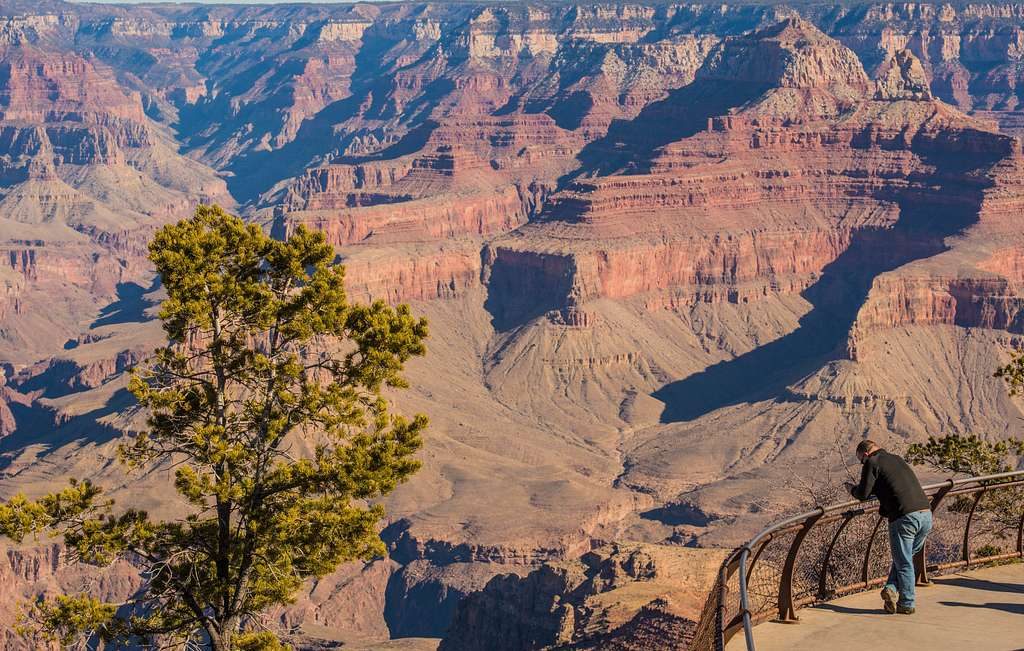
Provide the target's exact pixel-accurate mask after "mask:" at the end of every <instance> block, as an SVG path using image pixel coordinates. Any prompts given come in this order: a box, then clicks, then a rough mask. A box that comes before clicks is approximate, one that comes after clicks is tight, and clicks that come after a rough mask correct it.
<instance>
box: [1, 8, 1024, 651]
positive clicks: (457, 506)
mask: <svg viewBox="0 0 1024 651" xmlns="http://www.w3.org/2000/svg"><path fill="white" fill-rule="evenodd" d="M0 50H2V55H0V249H2V256H0V364H2V370H3V374H4V381H3V385H2V387H0V498H4V499H6V498H8V497H10V496H11V495H13V494H14V493H16V492H18V491H24V492H26V493H28V494H29V495H30V496H37V495H39V494H42V493H44V492H45V491H47V490H48V489H51V488H53V487H54V486H56V485H58V484H61V483H63V482H64V481H66V480H67V479H68V478H71V477H74V478H79V479H84V478H89V479H92V480H93V481H95V482H96V483H98V484H101V485H103V486H105V487H108V488H109V490H110V492H111V494H112V496H113V497H114V498H115V499H116V500H117V501H118V503H119V504H124V505H128V504H130V505H134V506H138V507H141V508H145V509H147V510H149V511H151V512H153V513H154V514H157V515H159V514H162V513H163V514H170V513H174V511H175V509H176V508H178V507H179V506H180V505H179V504H177V502H176V501H175V500H173V499H171V498H170V497H168V496H169V495H170V494H171V493H170V492H169V491H168V490H167V486H168V484H169V481H170V477H171V475H170V473H169V471H168V469H167V468H162V467H161V468H154V469H150V470H149V471H147V472H144V473H139V472H135V473H126V471H125V470H124V469H123V468H122V467H121V466H119V465H118V464H117V463H116V446H117V441H118V438H119V437H120V436H121V435H122V434H124V433H126V432H133V431H137V430H138V429H139V428H140V427H141V426H142V417H141V415H140V414H138V413H137V412H136V411H135V410H134V409H133V408H132V400H131V398H130V394H129V393H128V391H127V389H126V385H127V377H126V371H127V370H128V369H130V368H131V367H132V366H133V365H135V364H136V363H138V362H140V361H141V360H143V359H144V358H145V357H146V355H147V354H148V353H149V352H150V351H151V350H152V349H153V348H154V347H155V346H157V345H160V344H161V343H162V338H163V333H162V330H161V329H160V324H159V322H158V321H157V320H156V312H157V309H158V306H159V303H160V300H161V297H162V291H161V287H160V284H159V281H158V279H157V278H156V277H155V274H154V272H153V270H152V268H151V266H150V265H149V263H148V261H147V259H146V253H147V251H146V244H147V242H148V240H149V238H150V237H151V236H152V234H153V233H154V232H155V231H156V230H157V229H158V228H160V227H161V226H163V225H165V224H167V223H170V222H173V221H176V220H179V219H182V218H184V217H187V216H188V215H189V214H190V213H191V211H192V210H193V208H194V207H195V206H196V205H197V204H199V203H218V204H220V205H222V206H224V207H225V208H228V209H229V210H231V211H233V212H235V213H237V214H239V215H241V216H243V217H244V218H245V219H247V220H249V221H251V222H253V223H257V224H259V225H261V226H262V227H263V228H265V229H266V230H267V232H269V233H271V234H272V235H274V236H277V237H285V236H287V235H289V234H290V233H292V232H294V230H295V229H297V228H298V227H299V226H300V225H305V226H307V227H309V228H314V229H317V230H320V231H323V232H324V233H325V234H326V236H327V238H328V240H329V241H330V243H331V244H332V245H334V246H335V248H336V250H337V253H338V255H339V256H340V258H341V259H342V261H343V262H344V264H345V265H346V269H347V272H346V274H347V275H346V277H347V280H348V291H349V294H350V295H351V297H352V298H353V299H355V300H360V301H367V300H374V299H383V300H386V301H388V302H390V303H402V302H405V303H409V304H410V305H411V306H412V307H413V311H414V312H415V313H417V314H422V315H424V316H426V317H427V318H428V319H429V321H430V328H431V336H430V339H429V341H428V349H429V352H428V355H427V356H426V357H425V358H423V359H417V360H415V361H413V362H411V363H410V365H409V379H410V381H411V384H412V389H411V390H410V391H408V392H405V393H403V394H402V396H401V399H400V401H399V403H398V408H399V409H400V410H401V411H405V412H408V413H412V412H424V413H426V414H428V415H429V416H430V419H431V425H430V429H429V432H428V435H427V437H426V444H425V446H424V450H423V452H422V454H421V458H422V461H423V464H424V467H423V469H422V470H421V471H420V472H419V473H418V474H417V475H416V476H415V477H414V479H413V480H412V481H410V482H409V483H408V484H405V485H403V486H402V487H400V488H399V490H397V491H396V492H395V493H394V494H393V495H392V496H391V497H389V499H388V500H387V503H386V508H387V512H388V519H387V526H386V527H385V528H384V529H383V531H382V532H381V536H382V538H383V540H384V541H385V543H386V544H387V547H388V550H389V554H388V557H387V558H381V559H378V560H375V561H372V562H369V563H365V564H364V563H358V564H350V565H347V566H345V567H344V568H343V569H342V570H341V571H339V572H337V573H335V574H333V575H331V576H328V577H325V578H323V579H321V580H319V581H317V582H315V583H314V584H313V585H310V586H309V587H308V589H306V590H304V591H303V593H302V595H301V598H300V599H299V600H298V601H297V602H296V603H295V604H293V605H291V606H289V607H287V608H283V609H279V610H277V611H275V612H273V613H272V614H271V618H270V619H269V620H268V622H267V623H268V625H270V626H274V627H276V628H278V629H280V630H281V631H283V632H285V633H286V634H287V635H288V636H289V638H290V639H291V640H292V641H293V642H294V643H295V644H296V646H297V647H298V648H324V647H323V646H322V645H325V644H328V643H329V642H330V641H335V642H343V643H344V648H351V649H437V648H440V649H444V650H445V651H456V650H472V649H494V650H508V651H513V650H520V649H534V648H564V649H597V648H601V649H623V650H626V649H629V650H637V651H639V650H642V649H658V648H664V645H665V641H666V640H671V641H672V642H673V643H680V644H681V643H682V642H683V641H685V640H686V639H687V636H688V635H690V634H691V633H692V630H693V626H694V622H695V620H696V619H697V618H698V616H699V614H700V610H701V608H702V606H703V603H704V599H705V597H706V592H707V589H708V587H709V584H710V580H711V579H710V577H711V576H712V574H713V572H714V571H715V569H716V568H717V565H718V563H719V562H720V561H721V559H722V558H723V555H724V550H726V549H728V548H730V547H731V546H733V545H735V544H736V543H738V542H740V541H742V540H743V539H744V538H745V537H746V536H747V535H749V534H750V533H752V532H753V531H755V530H757V529H758V528H760V527H761V526H762V525H764V524H766V523H767V522H768V521H770V520H772V519H773V518H777V517H778V516H779V515H780V514H782V513H784V512H787V511H790V510H792V509H794V508H797V507H798V506H799V505H800V504H802V503H804V502H805V501H806V499H807V496H808V489H809V487H814V486H821V485H823V484H826V483H829V482H833V483H834V481H841V480H844V479H846V478H847V475H846V473H847V472H849V471H848V469H847V466H848V464H849V463H850V462H851V461H852V453H851V451H852V449H853V447H854V446H855V445H856V442H858V441H859V440H861V439H863V438H864V437H866V436H870V437H871V438H872V439H874V440H877V441H880V442H882V443H883V444H884V445H886V446H889V447H892V448H895V449H901V448H905V447H906V445H908V444H909V443H911V442H915V441H922V440H924V439H926V438H927V437H928V436H930V435H942V434H950V433H958V434H978V435H981V436H983V437H985V438H989V439H999V438H1005V437H1008V436H1012V435H1014V434H1015V433H1017V432H1019V423H1020V419H1021V418H1022V417H1024V403H1022V402H1021V401H1020V399H1018V398H1012V397H1010V396H1008V395H1007V394H1006V391H1005V388H1004V386H1003V385H1002V383H1001V381H1000V380H998V379H996V378H994V377H993V376H992V374H993V371H994V370H995V369H996V367H997V366H998V365H1000V364H1001V363H1004V362H1005V361H1006V360H1007V359H1008V358H1009V355H1010V354H1011V352H1012V351H1014V350H1015V349H1019V348H1020V347H1022V346H1024V338H1022V333H1024V228H1022V227H1021V225H1020V224H1018V223H1017V220H1018V219H1020V218H1021V215H1022V212H1024V154H1022V150H1021V138H1022V137H1024V106H1022V104H1021V100H1022V98H1024V4H1016V3H971V2H960V3H945V4H939V3H934V4H932V3H925V4H921V3H907V4H898V3H870V2H865V3H859V2H846V3H838V4H829V3H795V4H789V5H777V4H757V3H754V2H744V3H737V4H735V5H731V4H673V3H669V2H651V3H602V4H570V3H555V2H540V3H530V4H522V3H512V2H508V3H503V2H488V3H484V2H459V3H450V4H449V3H436V4H432V3H414V2H410V3H381V4H376V3H355V4H345V5H301V4H293V5H276V6H215V5H210V6H203V5H170V4H168V5H160V4H146V5H137V6H129V5H124V6H118V5H83V4H67V3H63V2H59V1H55V0H40V1H38V2H32V3H29V2H24V1H23V0H14V1H5V2H2V3H0ZM833 480H834V481H833ZM0 547H2V548H3V549H4V552H5V555H4V559H3V560H0V630H2V632H0V644H2V645H3V646H4V648H7V649H12V650H17V649H27V648H29V647H28V646H26V643H25V642H24V641H23V640H21V639H20V638H18V637H17V636H15V635H14V633H13V632H11V630H10V627H9V624H10V623H11V622H12V621H13V619H14V617H15V616H16V608H17V603H18V602H19V600H23V599H26V598H30V597H32V596H34V595H38V594H41V593H47V592H52V591H56V590H62V591H82V590H87V591H90V592H92V593H94V594H96V595H98V596H102V597H103V598H106V599H118V598H124V597H126V596H127V595H130V594H131V593H132V592H133V591H134V590H135V589H136V588H137V587H138V585H139V581H140V579H139V577H138V576H137V574H136V573H135V572H134V569H133V568H132V566H131V565H129V564H127V563H123V564H119V565H116V566H114V567H112V568H107V569H103V570H99V569H94V568H89V567H83V566H80V565H77V564H73V563H69V562H68V560H67V558H66V555H65V552H64V550H63V548H62V547H61V546H60V544H59V543H58V542H55V541H49V540H37V541H32V542H26V543H25V544H23V545H12V544H9V543H7V542H3V543H0ZM318 645H320V646H318Z"/></svg>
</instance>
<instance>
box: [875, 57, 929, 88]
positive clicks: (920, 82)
mask: <svg viewBox="0 0 1024 651" xmlns="http://www.w3.org/2000/svg"><path fill="white" fill-rule="evenodd" d="M875 85H876V86H877V90H875V98H876V99H889V100H901V99H912V100H929V99H932V91H931V88H929V86H928V77H927V75H926V73H925V71H924V67H922V66H921V62H920V61H919V60H918V58H917V57H915V56H914V53H913V52H911V51H910V50H898V51H896V52H893V53H892V54H891V55H890V56H889V58H888V59H886V61H885V63H883V64H882V66H881V67H880V68H879V69H878V72H877V74H876V77H875Z"/></svg>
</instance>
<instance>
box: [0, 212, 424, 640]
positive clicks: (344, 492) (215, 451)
mask: <svg viewBox="0 0 1024 651" xmlns="http://www.w3.org/2000/svg"><path fill="white" fill-rule="evenodd" d="M149 250H150V259H151V260H152V262H153V263H154V264H155V266H156V269H157V272H158V273H159V274H160V278H161V281H162V283H163V286H164V287H165V288H166V291H167V299H166V300H165V301H164V302H163V304H162V307H161V310H160V319H161V320H162V321H163V327H164V330H165V331H166V334H167V338H168V340H169V341H168V344H167V345H166V346H164V347H161V348H159V349H157V350H156V351H155V353H154V355H153V356H152V358H151V359H150V360H149V361H148V362H147V363H146V364H145V365H144V366H143V367H142V368H139V369H136V370H135V371H134V372H133V376H132V378H131V381H130V384H129V389H130V390H131V392H132V393H133V394H134V395H135V397H136V398H137V400H138V403H139V405H141V407H142V408H144V409H145V410H146V412H147V413H148V420H147V429H146V431H144V432H142V433H139V434H137V435H135V436H133V437H130V438H128V439H127V440H126V441H125V442H123V443H122V444H121V445H120V448H119V452H120V457H121V459H122V461H124V462H125V463H126V464H127V465H128V466H129V467H130V468H151V467H155V466H157V465H160V464H164V465H172V464H173V467H174V468H176V470H175V475H174V478H175V481H174V485H175V488H176V489H177V491H178V493H180V494H181V495H182V496H183V497H184V498H185V499H186V500H187V502H188V504H189V505H191V509H190V512H189V513H188V514H187V515H186V516H185V517H183V518H181V519H177V520H170V521H156V520H154V519H152V518H150V517H149V516H148V515H147V514H146V513H145V512H142V511H139V510H134V509H127V510H123V511H120V512H115V508H114V504H113V502H112V501H110V500H108V499H106V498H104V496H103V493H102V490H101V489H100V488H99V487H98V486H96V485H94V484H92V483H90V482H88V481H83V482H72V483H71V484H70V485H69V486H68V487H66V488H64V489H63V490H61V491H59V492H57V493H54V494H52V495H48V496H46V497H43V498H42V499H39V500H35V501H32V500H28V499H26V498H25V497H24V496H21V495H18V496H16V497H14V498H13V499H11V500H10V501H8V502H7V503H5V504H0V533H2V534H4V535H6V536H8V537H10V538H12V539H14V540H16V541H21V540H23V539H24V538H25V537H27V536H30V535H35V534H37V533H39V532H41V531H44V530H49V531H51V532H54V533H55V534H59V535H62V536H63V537H64V542H65V545H66V546H67V548H68V550H69V552H70V553H71V554H72V555H73V556H74V557H75V558H76V559H77V560H78V561H80V562H84V563H91V564H97V565H106V564H109V563H111V562H113V561H114V560H115V559H118V558H129V559H131V560H132V562H134V563H136V564H137V565H139V567H140V571H141V575H142V577H143V579H144V585H143V588H142V589H141V590H140V592H139V593H138V594H137V595H136V596H135V597H133V599H132V600H131V601H130V602H128V603H126V604H108V603H102V602H100V601H99V600H98V599H96V598H94V597H92V596H89V595H64V596H58V597H56V598H55V599H49V600H40V601H38V602H36V603H34V604H33V605H31V607H30V608H29V609H28V611H27V612H26V613H25V621H24V622H23V627H22V628H23V630H25V631H30V632H33V633H34V634H37V635H44V636H46V637H48V638H50V639H54V640H57V641H59V642H61V643H63V644H70V643H72V642H74V641H75V640H82V639H88V638H90V637H91V638H92V639H93V640H104V641H107V642H112V643H116V644H121V643H129V642H134V643H151V642H152V641H153V640H161V641H164V642H167V641H180V642H184V641H188V642H191V643H192V644H199V645H203V646H207V647H208V648H212V649H214V650H216V651H232V650H242V649H246V650H248V649H265V650H271V649H282V648H285V647H284V646H282V644H281V642H280V641H279V640H278V639H277V637H276V636H275V635H274V634H272V633H271V632H268V631H266V630H262V629H260V628H259V627H258V621H259V615H260V613H262V612H263V611H265V610H266V609H268V608H269V607H271V606H274V605H279V604H286V603H289V602H290V601H292V600H293V599H294V596H295V594H296V592H297V591H298V590H299V589H300V587H301V586H302V585H303V582H304V581H305V580H306V579H307V578H309V577H319V576H323V575H326V574H328V573H330V572H332V571H334V570H335V569H336V568H337V567H338V565H339V564H341V563H343V562H345V561H349V560H354V559H370V558H373V557H376V556H379V555H381V554H383V553H384V548H383V545H382V543H381V541H380V538H379V535H378V533H377V531H378V529H377V526H378V522H379V521H380V519H381V517H382V516H383V509H382V507H381V506H380V505H379V504H374V503H372V500H373V499H374V498H378V497H380V496H382V495H385V494H387V493H389V492H390V491H392V490H393V489H394V488H395V487H396V486H397V485H398V484H399V483H400V482H403V481H405V480H406V479H407V478H408V477H409V476H410V475H411V474H412V473H414V472H415V471H416V470H417V468H418V465H419V464H418V462H417V461H416V460H415V459H414V458H413V454H414V453H415V452H416V450H417V449H419V447H420V445H421V434H422V432H423V430H424V428H425V427H426V418H425V417H424V416H422V415H417V416H415V417H414V418H413V419H411V420H407V419H406V418H403V417H401V416H398V415H395V414H392V413H391V412H390V411H389V403H388V401H387V400H386V399H385V398H384V396H383V391H384V390H385V388H388V387H391V388H404V387H407V383H406V380H405V379H404V378H403V376H402V371H403V366H404V363H405V362H406V361H407V360H408V359H409V358H411V357H413V356H419V355H423V354H424V353H425V348H424V344H423V340H424V338H425V337H426V336H427V326H426V322H425V321H424V320H423V319H417V318H414V317H413V316H412V315H411V314H410V311H409V308H408V307H407V306H404V305H400V306H398V307H397V308H392V307H389V306H388V305H386V304H384V303H383V302H379V301H378V302H374V303H373V304H371V305H359V304H352V303H349V302H348V300H347V299H346V295H345V291H344V287H343V284H344V268H343V267H342V266H341V265H339V264H336V263H335V262H334V258H335V254H334V251H333V249H332V248H331V246H330V245H328V244H327V243H326V242H325V240H324V237H323V235H322V234H320V233H315V232H311V231H308V230H305V229H304V228H299V229H298V230H297V231H296V232H295V234H294V235H292V236H291V237H289V238H288V239H287V241H277V240H273V239H271V238H269V237H268V236H267V235H265V234H264V233H263V231H262V230H260V229H259V228H258V227H256V226H253V225H246V224H245V223H244V222H243V221H242V220H240V219H239V218H237V217H234V216H231V215H229V214H227V213H225V212H224V211H223V210H222V209H220V208H219V207H217V206H212V207H211V206H201V207H199V208H198V209H197V210H196V212H195V215H194V217H192V218H191V219H187V220H184V221H182V222H179V223H177V224H173V225H169V226H166V227H164V228H163V229H161V230H160V231H159V232H158V233H157V234H156V236H155V237H154V239H153V241H152V242H151V243H150V247H149ZM304 451H305V452H304Z"/></svg>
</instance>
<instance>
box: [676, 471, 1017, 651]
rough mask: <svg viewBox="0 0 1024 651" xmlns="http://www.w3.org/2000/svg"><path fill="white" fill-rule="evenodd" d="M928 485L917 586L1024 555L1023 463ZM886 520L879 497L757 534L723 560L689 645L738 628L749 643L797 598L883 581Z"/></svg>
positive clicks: (720, 642) (720, 645)
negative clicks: (928, 519) (930, 523)
mask: <svg viewBox="0 0 1024 651" xmlns="http://www.w3.org/2000/svg"><path fill="white" fill-rule="evenodd" d="M924 488H925V493H926V494H927V495H928V497H929V498H930V500H931V510H932V514H933V517H934V518H935V520H934V528H933V529H932V533H931V534H930V535H929V538H928V542H927V544H926V546H925V548H924V549H923V550H922V551H921V552H920V553H919V554H917V556H916V557H915V558H914V567H915V570H916V573H917V581H918V584H919V585H927V583H928V576H929V574H930V573H939V572H944V571H949V570H952V569H959V568H965V567H970V566H972V565H980V564H983V563H993V562H998V561H1006V560H1008V559H1013V558H1024V470H1018V471H1014V472H1004V473H1000V474H995V475H986V476H983V477H968V478H965V479H948V480H946V481H944V482H941V483H938V484H930V485H928V486H925V487H924ZM940 507H944V508H941V509H940ZM872 516H874V517H872ZM884 520H885V519H884V518H883V517H881V516H879V515H878V502H877V500H874V499H872V500H869V501H866V502H860V501H857V500H851V501H848V502H842V503H840V504H834V505H832V506H819V507H818V508H816V509H814V510H813V511H808V512H807V513H801V514H800V515H796V516H793V517H791V518H787V519H785V520H782V521H781V522H777V523H775V524H773V525H772V526H770V527H768V528H767V529H765V530H764V531H762V532H761V533H759V534H757V535H756V536H754V537H753V538H751V539H750V541H749V542H747V543H746V544H745V545H743V546H742V547H739V548H737V549H735V550H734V551H733V552H732V553H731V554H730V555H729V556H728V557H727V558H726V559H725V561H724V562H723V563H722V565H721V567H720V568H719V571H718V576H717V579H716V581H715V585H714V587H713V589H712V591H711V594H710V595H709V596H708V600H707V602H705V605H704V610H703V612H702V614H701V618H700V621H699V622H698V623H697V627H696V629H695V632H694V636H693V638H692V640H691V641H690V644H689V646H688V648H689V649H691V650H697V651H722V650H723V649H724V648H725V645H726V644H727V643H728V642H729V640H730V639H731V638H732V637H733V636H734V635H736V634H737V633H738V632H739V631H740V630H743V632H744V635H745V637H746V647H747V649H748V651H754V649H755V647H754V636H753V627H754V626H755V625H757V624H759V623H761V622H764V621H766V620H769V619H774V620H776V621H781V622H795V621H797V619H798V618H797V614H796V613H797V610H798V609H800V608H801V607H803V606H806V605H808V604H812V603H817V602H821V601H827V600H829V599H834V598H836V597H840V596H843V595H846V594H851V593H854V592H861V591H864V590H869V589H871V588H872V587H875V586H879V585H881V584H882V583H883V582H884V581H885V578H886V576H887V575H888V570H889V564H890V557H889V545H888V541H887V539H886V535H885V534H883V535H881V536H880V535H879V531H880V530H882V529H883V527H882V523H883V522H884ZM880 537H881V538H882V541H883V542H879V541H878V539H879V538H880Z"/></svg>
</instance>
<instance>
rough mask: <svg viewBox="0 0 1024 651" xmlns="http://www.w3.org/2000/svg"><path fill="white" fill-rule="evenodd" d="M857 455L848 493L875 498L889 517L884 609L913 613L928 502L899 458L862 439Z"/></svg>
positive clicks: (929, 514) (927, 524)
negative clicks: (889, 562)
mask: <svg viewBox="0 0 1024 651" xmlns="http://www.w3.org/2000/svg"><path fill="white" fill-rule="evenodd" d="M857 458H858V459H859V460H860V462H861V465H862V469H861V473H860V484H858V485H856V486H854V485H853V483H850V482H848V483H847V484H846V486H847V488H849V489H850V494H851V495H853V496H854V497H856V498H857V499H859V500H866V499H868V498H870V497H872V496H874V497H877V498H878V512H879V513H880V514H881V515H883V516H885V517H886V519H888V520H889V547H890V548H891V549H892V567H891V568H890V569H889V578H888V579H886V581H885V587H883V588H882V602H883V603H884V605H885V612H887V613H900V614H902V615H913V614H914V583H915V579H916V577H915V576H914V555H915V554H916V553H918V552H919V551H921V549H922V548H924V541H925V538H927V537H928V532H930V531H931V530H932V512H931V508H930V502H929V501H928V497H927V496H926V495H925V494H924V489H922V488H921V482H919V481H918V480H917V475H915V474H914V471H913V470H911V469H910V466H909V465H908V464H907V462H906V461H904V460H903V458H902V457H900V456H898V455H895V454H890V453H888V452H886V451H885V450H883V449H882V448H880V447H878V445H877V444H876V443H875V442H874V441H870V440H864V441H861V443H860V444H859V445H858V446H857Z"/></svg>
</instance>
